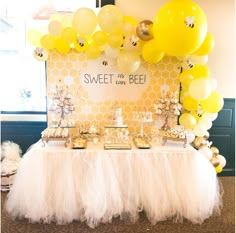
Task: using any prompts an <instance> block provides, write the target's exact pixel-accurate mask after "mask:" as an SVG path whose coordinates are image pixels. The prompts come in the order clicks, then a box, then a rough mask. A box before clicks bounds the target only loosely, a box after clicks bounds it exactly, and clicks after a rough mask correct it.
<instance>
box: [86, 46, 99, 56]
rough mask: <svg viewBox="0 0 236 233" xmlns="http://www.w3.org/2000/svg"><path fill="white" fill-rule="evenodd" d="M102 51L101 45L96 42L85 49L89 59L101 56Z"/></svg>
mask: <svg viewBox="0 0 236 233" xmlns="http://www.w3.org/2000/svg"><path fill="white" fill-rule="evenodd" d="M100 53H101V51H100V49H99V47H98V46H97V45H95V44H90V45H89V46H88V48H87V49H86V50H85V54H86V55H87V57H88V59H95V58H97V57H99V55H100Z"/></svg>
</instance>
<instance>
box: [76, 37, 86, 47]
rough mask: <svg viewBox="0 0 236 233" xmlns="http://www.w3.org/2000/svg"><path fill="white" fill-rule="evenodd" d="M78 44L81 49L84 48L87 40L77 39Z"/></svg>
mask: <svg viewBox="0 0 236 233" xmlns="http://www.w3.org/2000/svg"><path fill="white" fill-rule="evenodd" d="M77 43H78V44H79V45H80V47H83V46H84V44H85V38H82V37H79V38H78V39H77Z"/></svg>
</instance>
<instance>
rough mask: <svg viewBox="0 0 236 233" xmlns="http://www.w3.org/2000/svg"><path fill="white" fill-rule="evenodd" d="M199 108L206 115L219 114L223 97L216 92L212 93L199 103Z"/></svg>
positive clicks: (222, 104)
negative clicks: (206, 113)
mask: <svg viewBox="0 0 236 233" xmlns="http://www.w3.org/2000/svg"><path fill="white" fill-rule="evenodd" d="M200 104H201V108H202V109H203V110H204V111H206V112H208V113H216V112H219V111H220V110H221V109H222V108H223V106H224V99H223V97H222V96H221V95H220V94H219V93H218V92H217V91H213V92H212V93H211V94H210V96H209V97H208V98H206V99H205V100H202V101H201V102H200Z"/></svg>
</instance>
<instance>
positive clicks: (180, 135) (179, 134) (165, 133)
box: [159, 128, 187, 147]
mask: <svg viewBox="0 0 236 233" xmlns="http://www.w3.org/2000/svg"><path fill="white" fill-rule="evenodd" d="M159 136H160V137H161V138H162V145H165V144H166V142H167V141H176V142H183V147H186V145H187V137H186V134H185V132H184V131H183V130H177V129H174V128H169V129H161V130H159Z"/></svg>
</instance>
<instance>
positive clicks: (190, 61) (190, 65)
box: [186, 60, 194, 68]
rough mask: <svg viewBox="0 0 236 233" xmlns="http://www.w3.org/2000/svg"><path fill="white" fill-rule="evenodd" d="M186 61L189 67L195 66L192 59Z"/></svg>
mask: <svg viewBox="0 0 236 233" xmlns="http://www.w3.org/2000/svg"><path fill="white" fill-rule="evenodd" d="M186 62H187V66H188V67H189V68H193V66H194V63H193V61H192V60H187V61H186Z"/></svg>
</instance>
